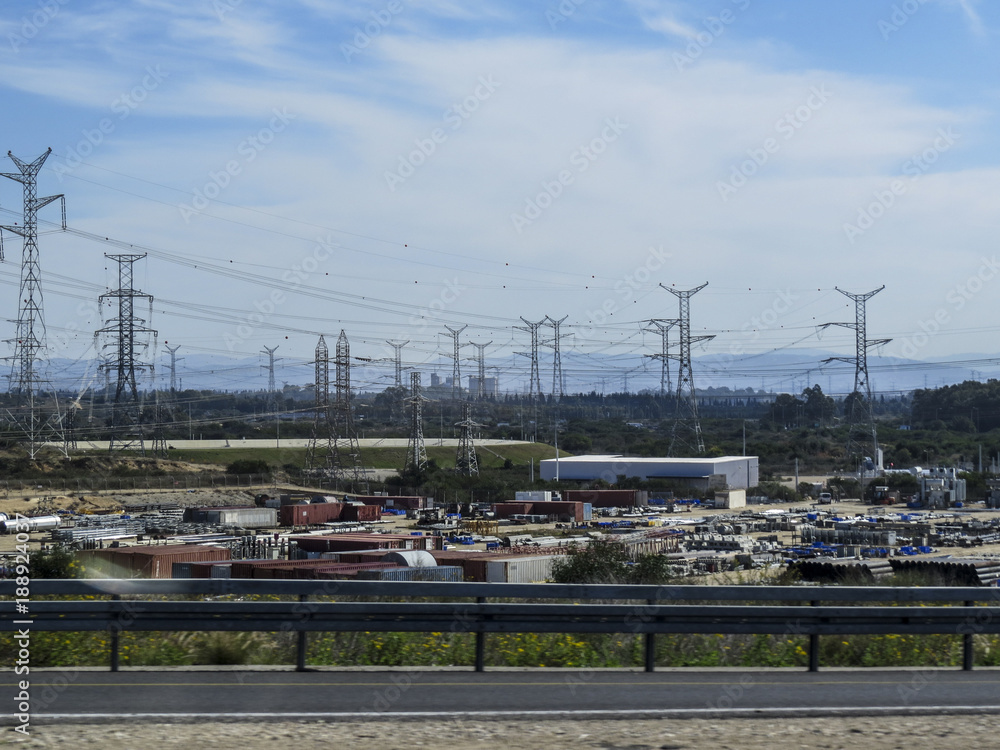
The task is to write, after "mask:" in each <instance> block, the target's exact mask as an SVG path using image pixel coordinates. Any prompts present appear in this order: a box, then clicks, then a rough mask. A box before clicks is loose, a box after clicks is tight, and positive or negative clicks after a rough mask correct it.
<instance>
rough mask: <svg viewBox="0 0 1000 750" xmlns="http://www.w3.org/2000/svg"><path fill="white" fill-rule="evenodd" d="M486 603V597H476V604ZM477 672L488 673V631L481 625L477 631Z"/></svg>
mask: <svg viewBox="0 0 1000 750" xmlns="http://www.w3.org/2000/svg"><path fill="white" fill-rule="evenodd" d="M485 602H486V597H485V596H479V597H476V604H484V603H485ZM476 671H477V672H485V671H486V631H484V630H483V628H482V625H481V624H480V626H479V629H478V630H476Z"/></svg>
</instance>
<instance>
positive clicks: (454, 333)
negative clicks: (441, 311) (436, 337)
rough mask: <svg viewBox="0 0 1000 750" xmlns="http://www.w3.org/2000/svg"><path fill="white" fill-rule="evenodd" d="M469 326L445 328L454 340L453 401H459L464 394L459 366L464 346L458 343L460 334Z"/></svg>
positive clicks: (452, 367) (452, 365)
mask: <svg viewBox="0 0 1000 750" xmlns="http://www.w3.org/2000/svg"><path fill="white" fill-rule="evenodd" d="M466 328H468V326H467V325H466V326H462V327H461V328H452V327H451V326H445V330H446V331H448V335H449V336H451V338H452V352H451V359H452V364H451V400H452V401H457V400H458V397H459V396H460V395H461V394H462V367H461V365H460V364H459V363H460V362H461V358H460V357H459V351H460V350H461V348H462V345H461V344H460V343H458V334H460V333H461V332H462V331H464V330H465V329H466Z"/></svg>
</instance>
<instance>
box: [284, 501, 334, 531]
mask: <svg viewBox="0 0 1000 750" xmlns="http://www.w3.org/2000/svg"><path fill="white" fill-rule="evenodd" d="M345 507H348V506H345V505H344V504H343V503H310V504H308V505H282V506H281V507H280V508H279V509H278V525H280V526H312V525H315V524H320V523H330V522H332V521H339V520H341V516H342V515H343V513H344V508H345Z"/></svg>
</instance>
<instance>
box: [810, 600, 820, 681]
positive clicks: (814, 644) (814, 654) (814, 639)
mask: <svg viewBox="0 0 1000 750" xmlns="http://www.w3.org/2000/svg"><path fill="white" fill-rule="evenodd" d="M810 605H812V606H813V607H818V606H819V602H818V601H813V602H810ZM809 671H810V672H818V671H819V633H810V634H809Z"/></svg>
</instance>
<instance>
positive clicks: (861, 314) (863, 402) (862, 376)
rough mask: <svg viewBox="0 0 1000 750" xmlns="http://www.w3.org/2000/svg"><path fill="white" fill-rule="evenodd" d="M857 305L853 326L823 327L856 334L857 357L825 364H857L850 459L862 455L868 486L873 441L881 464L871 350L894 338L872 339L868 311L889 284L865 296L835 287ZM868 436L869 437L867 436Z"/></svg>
mask: <svg viewBox="0 0 1000 750" xmlns="http://www.w3.org/2000/svg"><path fill="white" fill-rule="evenodd" d="M834 288H835V289H836V290H837V291H838V292H840V293H841V294H843V295H844V296H845V297H847V298H848V299H850V300H853V302H854V322H853V323H825V324H823V326H822V327H823V328H828V327H830V326H840V327H841V328H850V329H852V330H853V331H854V356H853V357H830V358H829V359H826V360H824V362H847V363H848V364H853V365H854V391H853V392H852V393H851V395H850V396H848V402H849V403H848V408H847V423H848V430H847V457H848V458H850V457H851V456H853V455H858V456H859V457H860V460H861V476H862V485H863V483H864V478H863V477H864V469H865V466H864V446H865V443H866V442H867V441H868V439H869V438H870V439H871V446H872V456H871V458H872V461H874V462H877V461H878V434H877V433H876V431H875V413H874V411H873V405H872V388H871V381H870V380H869V378H868V350H869V349H872V348H874V347H878V346H882V345H883V344H888V343H889V342H890V341H892V339H869V338H868V331H867V328H868V326H867V320H866V310H865V307H866V305H867V302H868V300H870V299H871V298H872V297H874V296H875V295H876V294H878V293H879V292H881V291H882V290H883V289H885V284H883V285H882V286H880V287H879V288H878V289H873V290H872V291H870V292H865V293H863V294H852V293H851V292H845V291H844V290H843V289H840V288H839V287H834ZM866 433H867V434H866Z"/></svg>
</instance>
